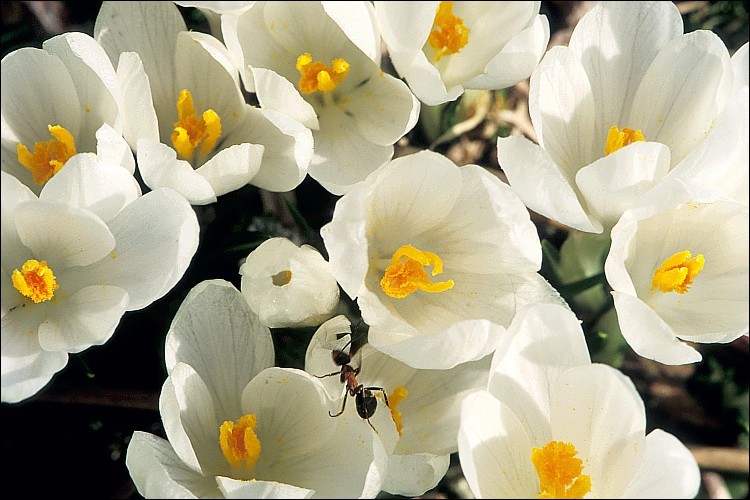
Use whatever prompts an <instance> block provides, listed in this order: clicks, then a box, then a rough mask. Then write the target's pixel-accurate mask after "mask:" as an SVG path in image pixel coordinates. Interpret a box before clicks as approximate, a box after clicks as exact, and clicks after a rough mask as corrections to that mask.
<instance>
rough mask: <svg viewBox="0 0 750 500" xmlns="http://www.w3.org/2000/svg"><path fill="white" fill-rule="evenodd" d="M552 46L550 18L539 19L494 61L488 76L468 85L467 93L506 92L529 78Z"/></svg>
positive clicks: (485, 73)
mask: <svg viewBox="0 0 750 500" xmlns="http://www.w3.org/2000/svg"><path fill="white" fill-rule="evenodd" d="M548 43H549V21H547V16H536V17H535V18H534V21H533V23H532V25H531V26H529V27H528V28H526V29H524V30H522V31H520V32H519V33H518V34H516V35H515V36H514V37H513V38H511V39H510V40H509V41H508V43H506V44H505V46H504V47H503V48H502V50H501V51H500V52H498V54H497V55H496V56H495V57H493V58H492V59H491V60H490V62H488V63H487V66H486V67H485V68H484V73H483V74H481V75H479V76H476V77H474V78H472V79H471V80H469V81H468V82H466V83H465V84H464V86H465V87H466V88H467V89H488V90H494V89H504V88H506V87H510V86H512V85H515V84H516V83H518V82H520V81H521V80H525V79H526V78H528V77H529V76H530V75H531V73H532V72H533V71H534V69H535V68H536V66H537V64H539V61H540V60H541V59H542V56H543V55H544V52H545V51H546V50H547V44H548Z"/></svg>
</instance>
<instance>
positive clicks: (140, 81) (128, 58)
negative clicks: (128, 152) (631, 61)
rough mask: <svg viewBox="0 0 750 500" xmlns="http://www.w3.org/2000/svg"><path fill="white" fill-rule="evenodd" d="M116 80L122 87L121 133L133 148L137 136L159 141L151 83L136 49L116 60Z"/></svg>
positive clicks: (136, 141) (157, 121) (124, 53)
mask: <svg viewBox="0 0 750 500" xmlns="http://www.w3.org/2000/svg"><path fill="white" fill-rule="evenodd" d="M117 80H118V81H119V82H120V88H121V90H122V105H123V110H122V113H123V115H124V117H123V118H124V124H123V127H122V135H123V137H125V139H126V140H127V141H128V144H129V145H130V147H131V148H132V149H135V148H136V145H137V143H138V139H144V138H145V139H151V140H154V141H158V140H159V120H158V118H157V116H156V110H155V109H154V100H153V99H152V98H151V83H150V80H149V77H148V75H147V74H146V70H145V68H144V67H143V61H141V57H140V56H139V55H138V54H137V53H136V52H123V53H122V54H120V59H119V61H118V62H117Z"/></svg>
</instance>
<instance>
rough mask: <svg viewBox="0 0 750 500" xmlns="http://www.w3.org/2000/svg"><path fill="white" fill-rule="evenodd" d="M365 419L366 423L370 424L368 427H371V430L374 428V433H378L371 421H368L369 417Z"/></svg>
mask: <svg viewBox="0 0 750 500" xmlns="http://www.w3.org/2000/svg"><path fill="white" fill-rule="evenodd" d="M365 420H367V423H368V424H370V427H372V430H374V431H375V434H380V433H379V432H378V430H377V429H376V428H375V426H374V425H372V422H370V419H369V418H366V419H365Z"/></svg>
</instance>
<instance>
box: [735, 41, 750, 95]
mask: <svg viewBox="0 0 750 500" xmlns="http://www.w3.org/2000/svg"><path fill="white" fill-rule="evenodd" d="M749 54H750V49H749V48H748V43H747V42H745V45H743V46H742V47H740V48H739V49H737V52H735V53H734V55H732V58H731V63H732V73H733V74H734V82H733V84H732V94H735V93H737V92H739V91H740V90H741V89H742V87H746V86H747V85H748V83H749V82H748V80H750V77H749V76H748V73H749V72H750V70H749V69H748V66H750V56H749Z"/></svg>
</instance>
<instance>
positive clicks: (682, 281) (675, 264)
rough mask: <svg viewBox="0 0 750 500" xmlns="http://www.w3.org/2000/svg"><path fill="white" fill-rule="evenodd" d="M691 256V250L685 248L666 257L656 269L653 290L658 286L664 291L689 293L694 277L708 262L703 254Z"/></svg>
mask: <svg viewBox="0 0 750 500" xmlns="http://www.w3.org/2000/svg"><path fill="white" fill-rule="evenodd" d="M690 257H691V254H690V252H689V251H688V250H683V251H682V252H677V253H676V254H674V255H673V256H671V257H669V258H668V259H666V260H665V261H664V262H663V263H662V265H661V266H659V268H658V269H657V270H656V271H654V278H653V279H652V280H651V290H653V289H654V288H658V289H659V290H661V291H662V292H677V293H687V292H688V288H689V287H690V285H692V284H693V279H695V277H696V276H698V274H699V273H700V272H701V271H702V270H703V264H705V262H706V259H705V258H704V257H703V254H698V255H696V256H695V257H693V258H692V259H691V258H690Z"/></svg>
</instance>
